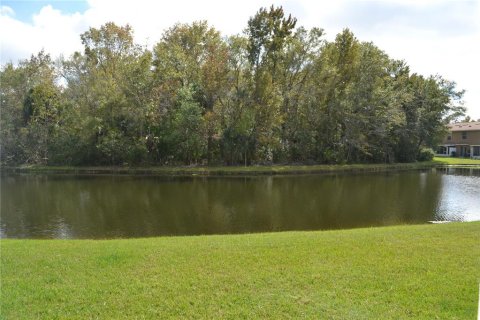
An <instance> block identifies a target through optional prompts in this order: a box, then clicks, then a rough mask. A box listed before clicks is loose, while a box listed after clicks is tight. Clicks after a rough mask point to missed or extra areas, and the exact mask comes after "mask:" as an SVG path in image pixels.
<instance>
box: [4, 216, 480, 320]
mask: <svg viewBox="0 0 480 320" xmlns="http://www.w3.org/2000/svg"><path fill="white" fill-rule="evenodd" d="M0 243H1V247H0V248H1V268H2V270H1V272H2V273H1V280H2V288H1V315H2V316H1V317H0V318H3V319H37V318H40V319H60V318H62V319H96V318H99V319H122V318H125V319H134V318H137V319H144V318H145V319H165V318H209V319H222V318H229V319H251V318H268V319H270V318H282V319H283V318H309V319H474V318H475V317H476V312H477V303H478V301H477V300H478V285H479V279H480V222H470V223H452V224H444V225H419V226H399V227H383V228H369V229H353V230H341V231H318V232H282V233H265V234H250V235H226V236H194V237H170V238H168V237H164V238H146V239H128V240H8V239H7V240H1V242H0Z"/></svg>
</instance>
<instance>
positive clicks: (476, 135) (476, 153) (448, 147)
mask: <svg viewBox="0 0 480 320" xmlns="http://www.w3.org/2000/svg"><path fill="white" fill-rule="evenodd" d="M437 155H438V156H445V157H448V156H450V157H462V158H473V159H480V121H477V122H459V123H451V124H449V125H448V135H447V136H446V137H445V139H444V140H443V142H442V144H441V145H439V146H438V149H437Z"/></svg>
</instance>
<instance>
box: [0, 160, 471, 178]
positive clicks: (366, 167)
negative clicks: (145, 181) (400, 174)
mask: <svg viewBox="0 0 480 320" xmlns="http://www.w3.org/2000/svg"><path fill="white" fill-rule="evenodd" d="M431 168H473V169H476V168H480V161H478V164H476V163H472V164H469V163H459V164H450V163H445V162H442V161H439V160H434V161H426V162H413V163H393V164H346V165H341V164H334V165H325V164H320V165H269V166H263V165H256V166H248V167H244V166H212V167H209V166H152V167H121V166H99V167H73V166H39V165H23V166H12V167H9V166H6V167H1V172H2V173H31V174H74V175H83V174H88V175H97V174H98V175H102V174H118V175H148V176H256V175H301V174H329V173H370V172H395V171H407V170H424V169H431Z"/></svg>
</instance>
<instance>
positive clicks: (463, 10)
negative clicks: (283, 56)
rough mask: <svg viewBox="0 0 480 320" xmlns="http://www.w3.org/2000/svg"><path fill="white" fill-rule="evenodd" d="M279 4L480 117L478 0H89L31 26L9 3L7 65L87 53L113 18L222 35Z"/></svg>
mask: <svg viewBox="0 0 480 320" xmlns="http://www.w3.org/2000/svg"><path fill="white" fill-rule="evenodd" d="M272 2H274V3H275V4H276V5H283V6H284V8H285V10H286V11H287V12H288V13H292V15H293V16H294V17H297V18H298V25H304V26H306V27H313V26H317V27H322V28H324V29H325V31H326V33H327V38H328V39H329V40H332V39H334V37H335V34H336V33H338V32H339V31H341V30H342V29H343V28H344V27H350V28H351V29H352V31H353V32H354V33H355V34H356V36H357V37H358V38H359V39H360V40H362V41H373V42H374V43H375V44H376V45H377V46H378V47H380V48H381V49H383V50H385V51H386V52H387V53H388V54H389V55H390V56H392V57H393V58H396V59H404V60H406V61H407V63H408V64H409V65H410V66H411V69H412V71H414V72H418V73H421V74H425V75H429V74H440V75H443V76H444V77H446V78H447V79H450V80H454V81H456V82H457V83H458V87H459V88H463V89H466V90H467V93H466V95H465V102H466V106H467V107H468V108H469V110H468V112H469V114H471V115H472V116H473V117H475V118H480V92H478V90H477V87H478V85H477V80H476V78H477V75H478V74H480V63H479V60H478V57H479V56H480V5H479V2H478V1H442V0H423V1H419V0H391V1H386V0H384V1H348V0H343V1H315V0H283V1H282V0H277V1H272V0H259V1H255V0H244V1H241V2H230V1H220V0H210V1H208V0H204V1H196V0H175V1H169V2H164V1H151V0H136V1H134V2H131V1H128V2H127V1H114V2H113V1H105V0H88V9H87V10H86V11H85V12H83V13H75V14H65V13H62V12H60V11H58V10H56V9H54V7H55V2H53V5H52V6H50V5H49V6H45V7H43V8H42V9H41V10H40V11H39V12H38V13H36V14H35V15H34V16H33V19H32V22H31V23H25V22H22V21H19V20H18V19H15V16H14V14H15V13H14V12H13V10H12V9H11V8H10V7H7V6H2V7H1V9H0V30H2V32H1V33H0V42H1V51H0V52H1V57H0V61H1V63H5V62H7V61H10V60H11V61H17V60H18V59H23V58H28V57H29V56H30V55H31V54H32V53H35V52H38V51H39V50H41V49H42V48H44V49H45V50H46V51H47V52H49V53H51V54H52V55H53V56H58V55H59V54H64V55H67V56H68V55H69V54H71V53H73V52H74V51H75V50H82V46H81V42H80V37H79V35H80V34H81V33H82V32H84V31H86V30H87V29H88V27H90V26H91V27H99V26H100V25H102V24H104V23H105V22H107V21H113V22H115V23H117V24H126V23H129V24H130V25H131V26H132V27H133V29H134V31H135V37H136V40H137V42H138V43H140V44H147V45H149V46H151V45H153V44H154V43H156V42H157V41H158V40H159V39H160V37H161V35H162V33H163V31H164V30H165V29H167V28H169V27H171V26H172V25H173V24H174V23H176V22H192V21H194V20H207V21H208V22H209V23H210V24H211V25H213V26H215V27H216V28H217V29H219V30H221V31H222V33H223V34H224V35H227V34H235V33H241V32H242V30H243V29H244V28H245V27H246V25H247V21H248V18H249V17H250V16H252V15H253V14H255V12H256V11H257V10H258V9H259V7H261V6H264V7H268V6H270V5H271V3H272Z"/></svg>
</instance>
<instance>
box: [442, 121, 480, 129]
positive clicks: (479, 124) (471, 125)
mask: <svg viewBox="0 0 480 320" xmlns="http://www.w3.org/2000/svg"><path fill="white" fill-rule="evenodd" d="M448 129H449V130H450V131H476V130H478V131H480V121H475V122H459V123H450V124H449V125H448Z"/></svg>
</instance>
